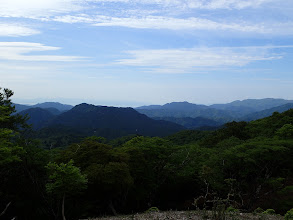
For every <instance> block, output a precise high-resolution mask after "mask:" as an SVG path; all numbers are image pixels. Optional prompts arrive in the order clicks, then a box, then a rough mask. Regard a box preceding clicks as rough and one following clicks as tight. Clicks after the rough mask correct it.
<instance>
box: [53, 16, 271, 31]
mask: <svg viewBox="0 0 293 220" xmlns="http://www.w3.org/2000/svg"><path fill="white" fill-rule="evenodd" d="M53 20H54V21H58V22H64V23H89V24H92V25H94V26H108V27H110V26H119V27H128V28H138V29H169V30H230V31H242V32H257V33H266V32H267V31H268V29H266V28H264V27H263V26H261V25H255V24H244V23H239V22H238V23H232V22H229V23H220V22H216V21H212V20H209V19H202V18H194V17H191V18H187V19H180V18H172V17H163V16H146V17H110V16H94V17H90V16H87V15H79V16H72V15H66V16H57V17H55V18H53Z"/></svg>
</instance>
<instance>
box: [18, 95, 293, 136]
mask: <svg viewBox="0 0 293 220" xmlns="http://www.w3.org/2000/svg"><path fill="white" fill-rule="evenodd" d="M15 107H16V110H17V112H18V113H19V114H22V115H26V114H27V115H28V116H29V117H30V119H29V120H28V123H30V124H32V125H33V129H35V130H44V129H49V128H50V132H55V133H56V134H57V133H62V131H64V130H66V131H68V130H70V131H72V132H73V133H80V134H82V135H83V136H87V135H97V136H104V137H108V138H114V137H119V136H124V135H130V134H140V135H147V136H165V135H169V134H172V133H174V132H177V131H180V130H183V129H203V130H210V129H213V128H217V127H219V126H221V125H223V124H224V123H226V122H231V121H233V120H234V121H251V120H257V119H260V118H264V117H268V116H270V115H272V114H273V113H274V112H280V113H281V112H284V111H286V110H288V109H290V108H293V100H284V99H271V98H268V99H247V100H243V101H234V102H231V103H227V104H215V105H210V106H206V105H197V104H192V103H188V102H172V103H168V104H165V105H150V106H141V107H138V108H136V109H135V110H134V109H133V108H116V107H106V106H94V105H89V104H80V105H77V106H75V107H73V106H71V105H64V104H61V103H56V102H46V103H39V104H36V105H32V106H28V105H20V104H15ZM43 133H45V132H43Z"/></svg>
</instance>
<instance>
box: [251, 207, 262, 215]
mask: <svg viewBox="0 0 293 220" xmlns="http://www.w3.org/2000/svg"><path fill="white" fill-rule="evenodd" d="M263 212H264V210H263V209H262V208H260V207H258V208H256V209H255V210H254V211H253V213H255V214H260V213H263Z"/></svg>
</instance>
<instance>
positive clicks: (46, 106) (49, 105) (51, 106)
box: [14, 102, 73, 112]
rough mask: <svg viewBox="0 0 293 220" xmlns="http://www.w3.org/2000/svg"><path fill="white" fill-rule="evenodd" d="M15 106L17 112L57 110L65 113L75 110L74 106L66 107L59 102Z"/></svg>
mask: <svg viewBox="0 0 293 220" xmlns="http://www.w3.org/2000/svg"><path fill="white" fill-rule="evenodd" d="M14 105H15V110H16V112H21V111H23V110H27V109H30V108H42V109H57V110H58V111H59V112H65V111H68V110H70V109H72V108H73V106H72V105H65V104H61V103H59V102H44V103H38V104H36V105H21V104H14ZM53 111H55V110H53Z"/></svg>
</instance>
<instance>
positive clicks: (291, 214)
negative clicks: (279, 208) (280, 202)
mask: <svg viewBox="0 0 293 220" xmlns="http://www.w3.org/2000/svg"><path fill="white" fill-rule="evenodd" d="M285 220H293V208H292V209H290V210H289V211H288V212H287V213H286V214H285Z"/></svg>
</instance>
